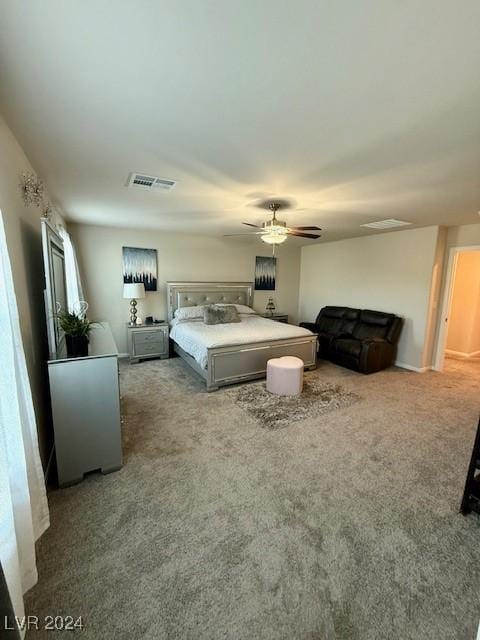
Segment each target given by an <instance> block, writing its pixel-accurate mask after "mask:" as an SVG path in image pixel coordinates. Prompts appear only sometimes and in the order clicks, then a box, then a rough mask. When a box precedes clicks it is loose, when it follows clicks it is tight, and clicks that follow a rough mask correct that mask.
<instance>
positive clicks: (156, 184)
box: [126, 173, 177, 191]
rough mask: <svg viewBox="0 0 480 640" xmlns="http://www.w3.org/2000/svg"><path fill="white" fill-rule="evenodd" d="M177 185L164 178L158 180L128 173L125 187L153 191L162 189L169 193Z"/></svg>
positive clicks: (142, 174) (144, 174)
mask: <svg viewBox="0 0 480 640" xmlns="http://www.w3.org/2000/svg"><path fill="white" fill-rule="evenodd" d="M176 184H177V182H176V180H167V179H166V178H158V177H157V176H150V175H148V174H146V173H130V174H129V175H128V179H127V183H126V186H127V187H128V188H129V189H130V188H133V187H135V188H138V189H147V190H149V191H154V190H157V189H163V190H166V191H169V190H170V189H173V187H174V186H175V185H176Z"/></svg>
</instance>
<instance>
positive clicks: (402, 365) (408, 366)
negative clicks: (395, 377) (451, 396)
mask: <svg viewBox="0 0 480 640" xmlns="http://www.w3.org/2000/svg"><path fill="white" fill-rule="evenodd" d="M395 366H396V367H400V369H407V370H408V371H415V372H416V373H425V372H426V371H430V370H431V369H432V367H413V366H412V365H411V364H406V363H405V362H395Z"/></svg>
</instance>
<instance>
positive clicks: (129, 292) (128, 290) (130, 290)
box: [123, 282, 145, 327]
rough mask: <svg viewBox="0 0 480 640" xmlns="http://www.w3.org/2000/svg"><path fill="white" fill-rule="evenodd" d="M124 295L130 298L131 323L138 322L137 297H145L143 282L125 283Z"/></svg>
mask: <svg viewBox="0 0 480 640" xmlns="http://www.w3.org/2000/svg"><path fill="white" fill-rule="evenodd" d="M123 297H124V298H127V300H128V299H129V300H130V325H131V326H132V327H133V326H135V325H136V324H137V299H138V298H144V297H145V285H144V284H143V282H129V283H127V284H124V285H123Z"/></svg>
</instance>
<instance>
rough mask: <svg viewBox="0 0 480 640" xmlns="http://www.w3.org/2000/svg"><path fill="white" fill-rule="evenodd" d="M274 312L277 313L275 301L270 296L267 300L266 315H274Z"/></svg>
mask: <svg viewBox="0 0 480 640" xmlns="http://www.w3.org/2000/svg"><path fill="white" fill-rule="evenodd" d="M274 313H275V303H274V301H273V298H269V299H268V302H267V306H266V307H265V315H266V316H273V314H274Z"/></svg>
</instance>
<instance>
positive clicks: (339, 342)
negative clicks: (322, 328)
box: [333, 338, 362, 358]
mask: <svg viewBox="0 0 480 640" xmlns="http://www.w3.org/2000/svg"><path fill="white" fill-rule="evenodd" d="M333 349H334V350H335V352H336V353H342V354H345V355H349V356H354V357H355V358H359V357H360V351H361V350H362V343H361V341H360V340H355V338H337V339H336V340H335V341H334V343H333Z"/></svg>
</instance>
